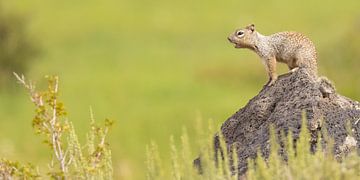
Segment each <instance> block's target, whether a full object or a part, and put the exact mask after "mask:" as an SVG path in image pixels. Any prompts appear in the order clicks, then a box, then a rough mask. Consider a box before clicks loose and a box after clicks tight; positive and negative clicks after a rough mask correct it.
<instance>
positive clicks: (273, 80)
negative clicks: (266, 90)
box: [267, 78, 277, 86]
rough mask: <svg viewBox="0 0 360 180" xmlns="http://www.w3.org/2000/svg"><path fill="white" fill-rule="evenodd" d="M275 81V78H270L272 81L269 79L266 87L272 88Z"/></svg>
mask: <svg viewBox="0 0 360 180" xmlns="http://www.w3.org/2000/svg"><path fill="white" fill-rule="evenodd" d="M276 80H277V78H272V79H270V81H269V82H268V83H267V86H272V85H274V84H275V82H276Z"/></svg>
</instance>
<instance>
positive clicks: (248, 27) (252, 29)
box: [246, 24, 255, 32]
mask: <svg viewBox="0 0 360 180" xmlns="http://www.w3.org/2000/svg"><path fill="white" fill-rule="evenodd" d="M246 28H247V29H249V30H251V31H252V32H254V31H255V24H250V25H248V26H247V27H246Z"/></svg>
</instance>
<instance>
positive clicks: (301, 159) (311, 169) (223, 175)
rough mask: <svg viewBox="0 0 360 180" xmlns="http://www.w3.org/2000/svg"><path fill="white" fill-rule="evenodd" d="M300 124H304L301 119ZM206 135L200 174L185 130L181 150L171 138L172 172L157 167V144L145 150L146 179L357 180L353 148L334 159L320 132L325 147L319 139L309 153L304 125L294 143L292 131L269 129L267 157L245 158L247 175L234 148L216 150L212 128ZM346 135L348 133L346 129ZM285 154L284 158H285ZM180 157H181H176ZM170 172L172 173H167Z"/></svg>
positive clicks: (358, 160)
mask: <svg viewBox="0 0 360 180" xmlns="http://www.w3.org/2000/svg"><path fill="white" fill-rule="evenodd" d="M302 127H306V123H305V120H303V124H302ZM209 129H210V130H209V132H208V134H209V135H208V138H206V139H207V140H205V141H201V142H202V143H201V144H202V147H203V148H202V149H201V151H200V159H201V174H199V172H198V170H196V168H194V166H193V165H192V159H193V158H194V157H192V156H191V154H190V153H189V149H190V145H189V144H188V140H187V133H186V132H184V133H183V135H182V138H181V139H182V144H181V149H182V151H181V152H180V153H179V151H177V150H176V147H175V145H174V143H173V142H174V140H173V138H171V140H170V142H171V145H170V147H171V152H172V153H171V160H170V161H171V164H173V166H172V168H171V169H172V171H169V170H168V169H165V168H164V167H162V166H160V164H164V163H166V162H164V161H161V160H160V157H159V156H158V152H157V149H156V144H155V143H151V145H150V146H149V148H148V149H147V152H148V156H147V158H148V160H147V165H148V176H147V179H149V180H152V179H204V180H205V179H206V180H208V179H214V180H237V179H248V180H253V179H254V180H255V179H261V180H273V179H276V180H277V179H279V180H281V179H284V180H285V179H286V180H288V179H304V180H313V179H315V180H316V179H318V180H320V179H344V180H351V179H354V180H355V179H359V178H360V157H359V156H358V155H357V153H356V152H355V151H354V149H352V151H349V154H348V155H347V156H345V155H344V156H343V157H341V161H339V159H336V158H335V156H334V154H333V149H334V146H333V143H332V140H331V138H329V136H328V135H326V133H325V132H326V130H324V132H323V137H322V138H324V139H323V140H324V141H326V142H328V143H327V145H326V146H322V145H321V144H320V140H319V139H318V141H317V142H318V144H317V150H316V151H315V152H311V150H310V149H311V148H310V143H309V141H310V139H311V137H310V134H309V133H308V132H307V128H302V130H301V133H300V137H299V139H298V140H297V141H296V148H294V147H295V146H294V145H295V144H293V137H292V135H291V133H289V134H288V135H287V136H285V135H284V133H281V136H280V137H282V138H280V139H278V137H279V136H275V134H276V133H275V131H274V129H273V128H270V140H269V144H270V149H271V151H270V154H269V157H266V158H263V157H262V156H261V154H260V153H259V154H258V155H257V158H255V159H248V170H247V173H246V174H243V175H241V176H240V177H239V176H238V175H239V174H238V173H237V171H236V170H237V168H235V167H237V162H236V160H237V156H236V154H235V153H234V152H235V151H234V149H232V150H231V151H230V153H228V154H227V151H223V152H220V151H218V152H215V151H214V148H213V147H214V146H213V143H214V141H213V135H212V134H213V131H212V130H211V129H212V128H209ZM349 136H351V133H350V132H349ZM219 137H220V147H221V148H220V149H226V146H225V142H224V140H223V138H221V135H220V136H219ZM280 141H281V142H283V143H284V146H285V147H284V148H285V150H284V151H282V153H280V151H279V150H280V146H279V144H278V143H277V142H280ZM284 155H285V156H286V157H287V160H286V161H285V160H284ZM179 157H181V158H179ZM170 172H171V173H170Z"/></svg>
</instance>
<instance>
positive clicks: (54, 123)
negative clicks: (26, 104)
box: [0, 73, 113, 180]
mask: <svg viewBox="0 0 360 180" xmlns="http://www.w3.org/2000/svg"><path fill="white" fill-rule="evenodd" d="M14 75H15V76H16V78H17V80H18V81H19V83H20V84H22V85H23V86H24V87H25V88H26V89H27V91H28V92H29V95H30V99H31V101H32V102H33V103H34V105H35V109H36V110H35V116H34V118H33V121H32V126H33V128H34V130H35V132H36V134H38V135H40V136H42V137H43V138H44V143H45V144H47V145H48V146H49V149H50V150H51V151H52V159H51V161H50V163H49V171H48V173H47V176H49V177H51V178H53V179H94V180H95V179H96V180H97V179H112V177H113V169H112V161H111V151H110V148H109V144H108V143H107V141H106V138H107V135H108V132H109V130H110V128H111V126H112V124H113V121H111V120H109V119H106V120H105V124H104V125H103V126H98V125H96V124H95V120H94V116H93V113H92V110H91V108H90V116H91V118H90V119H91V124H90V127H91V130H90V132H89V133H88V134H87V142H86V144H85V145H84V146H81V145H80V143H79V140H78V138H77V134H76V133H75V129H74V126H73V124H72V123H71V122H70V121H69V120H68V119H67V118H66V114H67V113H66V110H65V107H64V105H63V103H62V102H61V101H60V100H59V78H58V77H57V76H48V77H47V79H48V87H47V89H46V90H45V91H37V90H36V89H35V85H34V84H33V83H32V82H30V81H29V82H27V81H26V80H25V77H24V76H19V75H17V74H16V73H14ZM0 175H1V176H2V177H3V179H12V178H13V177H17V178H23V177H29V178H37V177H41V176H40V175H39V173H36V172H35V171H34V168H33V166H24V165H20V164H19V163H16V162H11V161H7V160H2V161H1V162H0ZM25 179H26V178H25Z"/></svg>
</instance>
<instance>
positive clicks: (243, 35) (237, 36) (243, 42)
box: [228, 24, 256, 49]
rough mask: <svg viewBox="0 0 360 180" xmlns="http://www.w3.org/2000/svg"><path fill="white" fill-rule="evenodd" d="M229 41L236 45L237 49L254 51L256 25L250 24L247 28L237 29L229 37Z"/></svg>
mask: <svg viewBox="0 0 360 180" xmlns="http://www.w3.org/2000/svg"><path fill="white" fill-rule="evenodd" d="M228 40H229V41H230V42H231V43H233V44H235V48H250V49H252V48H253V47H254V43H255V40H256V33H255V25H254V24H250V25H248V26H246V27H245V28H241V29H237V30H236V31H235V32H233V33H231V34H230V35H229V37H228Z"/></svg>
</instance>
